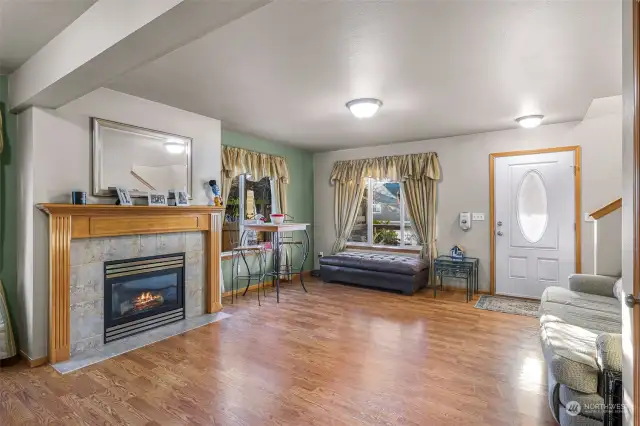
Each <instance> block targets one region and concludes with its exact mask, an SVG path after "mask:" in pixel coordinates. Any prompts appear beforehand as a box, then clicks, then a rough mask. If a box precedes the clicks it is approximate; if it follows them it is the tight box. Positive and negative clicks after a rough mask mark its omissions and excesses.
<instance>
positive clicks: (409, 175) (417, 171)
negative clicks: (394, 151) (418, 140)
mask: <svg viewBox="0 0 640 426" xmlns="http://www.w3.org/2000/svg"><path fill="white" fill-rule="evenodd" d="M367 177H370V178H374V179H389V180H392V181H396V182H403V181H405V180H407V179H423V178H425V177H427V178H429V179H433V180H439V179H440V162H439V161H438V154H436V153H435V152H425V153H421V154H407V155H394V156H390V157H375V158H365V159H361V160H345V161H336V163H335V164H334V165H333V170H332V171H331V179H330V181H331V184H332V185H333V184H335V183H336V182H342V183H344V182H350V181H360V180H362V179H363V178H367Z"/></svg>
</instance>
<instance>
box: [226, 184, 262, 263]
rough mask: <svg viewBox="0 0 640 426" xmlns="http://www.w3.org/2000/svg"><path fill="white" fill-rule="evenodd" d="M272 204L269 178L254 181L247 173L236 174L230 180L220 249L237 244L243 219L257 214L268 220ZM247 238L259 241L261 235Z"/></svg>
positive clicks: (230, 247) (228, 248) (229, 248)
mask: <svg viewBox="0 0 640 426" xmlns="http://www.w3.org/2000/svg"><path fill="white" fill-rule="evenodd" d="M272 206H273V200H272V198H271V179H269V178H268V177H265V178H262V179H260V180H259V181H257V182H254V181H253V180H251V178H250V177H248V176H247V175H240V176H236V177H235V178H234V179H233V181H232V182H231V189H230V190H229V197H228V198H227V204H226V206H225V218H224V222H225V224H224V228H223V237H222V251H231V249H232V248H234V247H237V246H238V244H239V240H240V237H241V236H242V231H243V229H242V222H243V220H246V219H253V218H255V217H256V216H257V215H259V214H260V215H263V216H264V217H266V218H267V220H268V219H269V215H270V214H271V212H272ZM249 239H253V240H258V241H261V240H262V235H255V236H253V238H251V236H249Z"/></svg>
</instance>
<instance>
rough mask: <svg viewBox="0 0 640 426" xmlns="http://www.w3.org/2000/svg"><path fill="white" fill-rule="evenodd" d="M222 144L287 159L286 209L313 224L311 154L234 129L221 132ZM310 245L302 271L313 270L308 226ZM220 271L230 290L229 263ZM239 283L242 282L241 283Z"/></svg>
mask: <svg viewBox="0 0 640 426" xmlns="http://www.w3.org/2000/svg"><path fill="white" fill-rule="evenodd" d="M222 145H227V146H234V147H237V148H244V149H249V150H251V151H257V152H263V153H266V154H272V155H279V156H282V157H284V158H286V160H287V165H288V167H289V176H290V183H289V187H288V188H287V203H288V205H289V211H288V212H286V213H288V214H290V215H291V216H293V217H294V218H295V221H296V222H305V223H311V224H313V154H312V153H311V152H309V151H305V150H303V149H299V148H293V147H290V146H287V145H285V144H283V143H277V142H271V141H267V140H264V139H259V138H255V137H252V136H247V135H243V134H240V133H236V132H229V131H226V130H223V131H222ZM308 231H309V236H310V237H311V244H310V249H309V258H308V259H307V261H306V262H305V270H311V269H313V254H314V248H313V227H309V229H308ZM222 274H223V277H224V282H225V287H226V288H225V290H230V289H231V287H230V282H231V262H230V261H224V262H222ZM240 285H241V286H242V283H241V284H240Z"/></svg>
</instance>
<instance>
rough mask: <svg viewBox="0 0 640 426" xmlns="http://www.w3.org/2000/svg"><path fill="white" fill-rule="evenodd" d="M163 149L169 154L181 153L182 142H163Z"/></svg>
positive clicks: (182, 148)
mask: <svg viewBox="0 0 640 426" xmlns="http://www.w3.org/2000/svg"><path fill="white" fill-rule="evenodd" d="M164 149H166V150H167V152H169V153H171V154H182V153H183V152H184V144H183V143H180V142H165V143H164Z"/></svg>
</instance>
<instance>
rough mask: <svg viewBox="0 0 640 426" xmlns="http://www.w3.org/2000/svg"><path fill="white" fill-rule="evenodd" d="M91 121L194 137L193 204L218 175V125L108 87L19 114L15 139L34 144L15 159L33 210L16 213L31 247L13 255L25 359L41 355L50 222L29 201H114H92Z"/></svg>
mask: <svg viewBox="0 0 640 426" xmlns="http://www.w3.org/2000/svg"><path fill="white" fill-rule="evenodd" d="M91 117H98V118H104V119H107V120H112V121H117V122H121V123H126V124H132V125H135V126H139V127H145V128H148V129H154V130H160V131H163V132H167V133H173V134H178V135H183V136H186V137H190V138H192V139H193V146H192V149H193V154H192V174H193V194H192V196H193V204H206V203H207V198H206V195H205V192H204V184H205V183H206V182H207V181H208V180H209V179H219V178H220V152H221V129H220V121H219V120H215V119H212V118H208V117H204V116H201V115H197V114H193V113H190V112H187V111H183V110H179V109H176V108H172V107H169V106H166V105H163V104H159V103H156V102H151V101H148V100H145V99H141V98H137V97H134V96H130V95H126V94H123V93H119V92H115V91H112V90H108V89H98V90H96V91H94V92H92V93H90V94H88V95H86V96H84V97H82V98H80V99H77V100H75V101H73V102H71V103H69V104H67V105H65V106H63V107H61V108H59V109H57V110H46V109H40V108H32V109H30V110H27V111H25V112H23V113H22V114H20V116H19V123H21V127H22V125H24V127H26V128H27V129H25V132H24V134H22V132H21V139H26V140H21V144H22V143H25V147H29V146H31V147H32V149H31V150H28V149H22V150H21V151H20V156H21V158H20V159H19V162H20V164H21V166H24V167H21V169H20V170H21V172H20V183H19V185H20V188H21V191H20V197H21V198H20V200H19V203H20V209H21V212H29V211H30V210H31V212H32V217H29V214H25V215H22V214H21V215H20V217H19V218H18V221H19V227H20V230H21V233H22V235H25V236H27V237H28V235H29V233H30V232H31V233H32V234H33V247H29V245H28V244H26V245H25V246H23V247H20V251H19V253H18V263H19V265H20V271H21V272H22V275H21V278H19V286H20V288H19V293H20V294H21V295H23V300H22V302H21V303H24V306H21V309H20V310H21V311H23V312H26V313H28V314H26V315H27V316H26V319H27V321H25V324H24V327H23V329H22V330H21V333H20V335H21V337H23V335H24V338H22V339H21V341H22V342H23V345H22V348H23V350H25V352H26V353H27V354H28V355H29V356H30V357H31V358H38V357H42V356H45V355H46V354H47V336H48V306H49V304H48V302H49V297H48V241H47V233H48V221H47V218H46V215H45V214H44V213H42V212H40V211H38V210H36V209H35V206H34V204H37V203H45V202H62V203H68V202H69V200H70V192H71V191H74V190H81V191H86V192H87V195H88V196H89V197H88V198H89V202H114V199H109V198H107V199H104V198H100V199H96V198H94V197H92V196H90V194H91V188H92V185H91V121H90V118H91ZM21 130H22V129H21ZM26 130H30V131H26ZM29 139H30V140H29ZM30 173H32V174H33V176H32V180H30V178H31V175H30ZM25 240H28V238H27V239H25ZM29 270H32V271H33V278H30V277H29V272H28V271H29ZM30 316H31V317H32V319H31V321H30V322H29V317H30ZM24 343H26V345H25V344H24Z"/></svg>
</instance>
